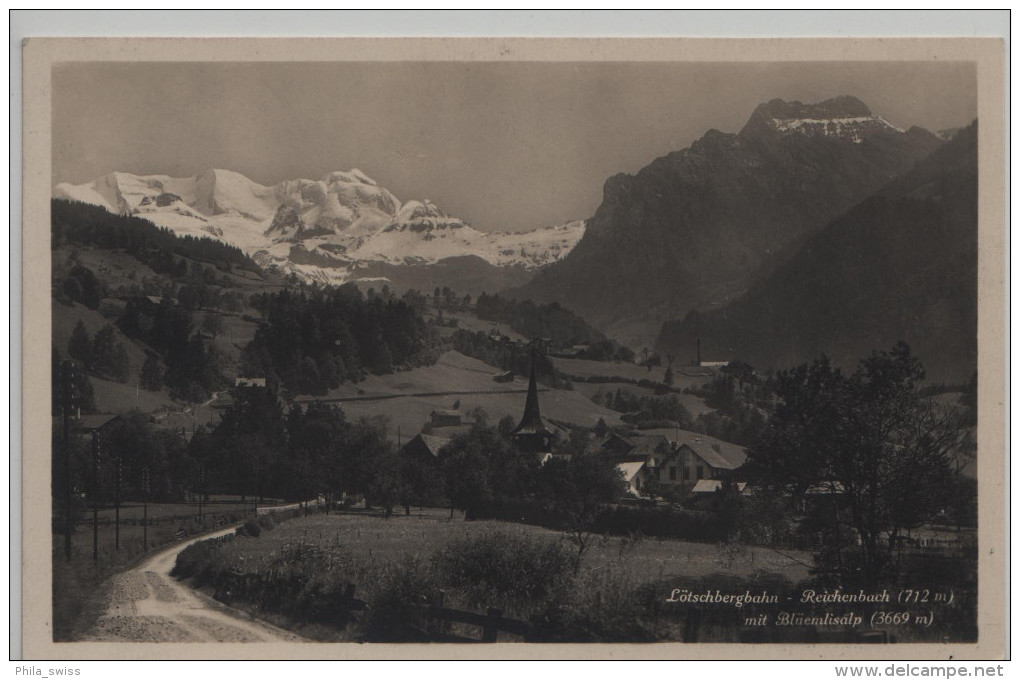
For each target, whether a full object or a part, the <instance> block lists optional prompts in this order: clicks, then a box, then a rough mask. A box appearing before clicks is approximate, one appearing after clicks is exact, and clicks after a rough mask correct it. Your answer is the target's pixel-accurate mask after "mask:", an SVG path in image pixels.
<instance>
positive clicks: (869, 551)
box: [749, 343, 962, 587]
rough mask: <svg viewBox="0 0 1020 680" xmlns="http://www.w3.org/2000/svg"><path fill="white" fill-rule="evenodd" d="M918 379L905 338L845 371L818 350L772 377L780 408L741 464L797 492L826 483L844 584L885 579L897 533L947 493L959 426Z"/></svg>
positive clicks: (834, 552) (933, 509)
mask: <svg viewBox="0 0 1020 680" xmlns="http://www.w3.org/2000/svg"><path fill="white" fill-rule="evenodd" d="M923 378H924V368H923V367H922V366H921V363H920V362H919V361H918V360H917V359H916V358H915V357H914V356H913V355H912V354H911V353H910V348H909V347H908V346H907V345H906V344H905V343H899V344H897V345H896V346H895V347H894V348H893V349H892V350H891V351H889V352H877V353H874V354H872V356H871V357H869V358H868V359H865V360H864V361H862V362H861V363H860V365H859V366H858V368H857V369H856V371H855V372H854V373H853V374H851V375H849V376H845V375H843V374H842V373H841V372H840V371H839V370H838V369H835V368H833V367H832V366H831V364H829V362H828V360H827V359H825V358H824V357H823V358H821V359H819V360H816V361H815V362H813V363H812V364H810V365H803V366H799V367H796V368H794V369H790V370H789V371H784V372H781V373H780V374H779V375H777V377H776V386H777V393H778V398H779V405H778V406H777V407H776V410H775V413H774V414H773V416H772V419H771V421H770V422H769V425H768V428H767V429H766V431H765V433H764V435H763V436H762V437H761V439H760V440H759V441H758V443H757V444H755V445H754V446H753V447H752V448H751V449H750V451H749V458H750V460H749V466H750V469H751V470H752V471H754V472H757V474H759V475H760V477H761V479H762V480H763V481H764V482H766V484H768V485H770V486H772V487H773V488H784V489H789V490H790V491H792V493H793V495H794V496H795V497H797V496H802V495H803V494H804V492H805V491H806V490H807V489H808V488H810V487H812V486H815V487H821V488H827V489H829V491H830V494H831V496H832V497H833V503H831V504H829V506H828V507H830V508H831V510H832V511H831V513H827V514H828V516H826V517H822V518H819V519H820V520H821V521H823V522H825V523H827V525H828V529H829V532H830V535H831V536H832V537H833V538H832V539H831V540H830V543H831V545H830V550H829V551H828V552H829V553H830V554H831V557H832V559H833V560H834V561H835V565H833V566H834V569H835V570H836V571H837V572H838V573H839V575H840V577H841V578H842V580H843V582H844V584H845V585H853V583H852V582H853V581H856V580H858V579H859V581H860V584H861V585H863V586H865V587H874V586H876V585H878V583H880V581H881V580H882V579H883V578H884V577H887V576H889V575H890V572H891V570H892V569H893V566H894V565H893V563H892V560H891V557H892V553H893V549H894V547H895V545H896V544H897V541H898V539H899V537H900V535H901V534H902V533H903V531H904V530H905V529H909V528H912V527H916V526H918V525H919V524H921V523H922V522H924V521H926V520H928V519H930V518H931V517H932V516H934V515H935V514H937V513H938V511H939V510H940V509H941V508H942V507H943V506H944V504H945V503H946V502H947V499H948V498H949V497H950V492H951V490H952V488H953V483H954V479H955V477H954V475H955V474H956V473H954V472H953V470H952V466H951V463H952V461H953V459H954V457H955V456H956V454H957V451H958V449H959V445H960V443H961V441H962V436H961V434H962V433H961V429H960V427H959V422H958V416H957V414H956V412H955V411H954V410H952V409H946V408H945V407H943V406H941V405H940V404H939V403H938V402H937V401H936V400H935V399H934V398H925V397H922V396H921V395H920V394H919V390H918V386H919V384H920V383H921V381H922V380H923ZM843 524H847V525H849V527H850V529H851V530H852V532H853V533H855V534H856V538H857V540H850V539H849V537H847V536H846V532H845V531H844V530H843V529H842V528H841V526H842V525H843ZM858 541H859V547H857V548H856V550H855V548H854V544H855V543H857V542H858ZM847 546H849V547H847ZM855 574H856V576H855Z"/></svg>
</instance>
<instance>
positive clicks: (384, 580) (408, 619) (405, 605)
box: [357, 556, 440, 642]
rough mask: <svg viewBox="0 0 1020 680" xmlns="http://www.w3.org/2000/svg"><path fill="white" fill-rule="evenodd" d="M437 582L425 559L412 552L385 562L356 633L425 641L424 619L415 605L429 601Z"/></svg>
mask: <svg viewBox="0 0 1020 680" xmlns="http://www.w3.org/2000/svg"><path fill="white" fill-rule="evenodd" d="M439 589H440V583H439V579H438V578H437V577H436V571H435V569H434V567H433V565H432V563H431V562H429V561H424V560H419V559H417V558H415V557H413V556H411V557H407V558H405V559H404V561H403V562H400V563H398V564H394V565H387V566H386V567H385V568H384V569H383V572H382V574H381V575H379V577H378V581H377V582H376V585H375V587H374V589H373V593H372V597H371V606H370V607H369V609H368V611H366V612H365V615H364V616H363V617H362V619H361V622H360V625H359V630H358V632H357V635H358V637H359V639H361V640H364V641H366V642H415V641H427V640H428V636H427V635H426V634H425V633H424V630H425V622H424V621H423V620H422V616H421V613H420V611H418V609H417V607H416V605H423V604H429V603H430V602H432V601H433V598H434V597H435V596H436V594H437V593H438V592H439Z"/></svg>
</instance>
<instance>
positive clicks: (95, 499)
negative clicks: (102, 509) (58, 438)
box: [92, 430, 101, 562]
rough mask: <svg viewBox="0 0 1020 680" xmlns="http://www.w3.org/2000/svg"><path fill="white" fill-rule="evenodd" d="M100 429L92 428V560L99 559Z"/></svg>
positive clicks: (96, 560)
mask: <svg viewBox="0 0 1020 680" xmlns="http://www.w3.org/2000/svg"><path fill="white" fill-rule="evenodd" d="M99 457H100V452H99V430H92V561H93V562H98V561H99V497H100V495H101V494H100V491H99V487H100V481H99Z"/></svg>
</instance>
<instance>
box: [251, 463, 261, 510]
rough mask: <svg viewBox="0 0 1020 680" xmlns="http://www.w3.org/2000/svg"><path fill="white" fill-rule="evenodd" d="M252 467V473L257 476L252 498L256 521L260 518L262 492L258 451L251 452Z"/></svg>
mask: <svg viewBox="0 0 1020 680" xmlns="http://www.w3.org/2000/svg"><path fill="white" fill-rule="evenodd" d="M251 457H252V460H251V465H252V471H253V472H254V474H255V493H254V494H253V496H252V507H254V509H255V519H258V517H259V493H260V491H261V488H260V487H261V485H260V484H259V454H258V451H255V450H254V449H252V452H251Z"/></svg>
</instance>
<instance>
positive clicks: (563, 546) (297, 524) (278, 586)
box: [175, 509, 811, 641]
mask: <svg viewBox="0 0 1020 680" xmlns="http://www.w3.org/2000/svg"><path fill="white" fill-rule="evenodd" d="M256 532H257V533H258V535H257V536H251V535H237V536H230V537H225V538H223V539H216V540H213V541H205V542H202V543H200V544H198V545H195V546H191V547H189V548H188V549H187V550H186V551H185V552H184V553H182V555H181V556H180V557H179V558H178V563H177V564H178V570H177V571H176V572H175V573H176V575H178V576H179V577H190V578H192V579H193V584H194V585H196V586H198V587H204V588H206V589H207V590H208V592H210V594H212V595H213V596H214V597H217V599H220V600H222V601H225V602H227V603H228V604H231V605H233V606H237V607H241V608H243V609H247V610H248V611H250V612H252V613H255V614H257V615H259V616H262V617H264V618H267V619H268V620H270V621H272V622H273V623H275V624H277V625H281V626H284V627H288V628H290V629H292V630H295V632H298V633H299V634H302V635H305V636H308V637H311V638H314V639H319V640H333V641H337V640H363V641H364V640H367V641H385V640H413V639H416V638H415V637H414V636H415V635H416V634H418V629H417V628H415V627H414V626H413V625H412V624H413V623H414V622H415V610H414V609H413V606H414V605H416V604H424V603H428V602H434V599H433V598H434V597H435V595H436V593H438V592H439V591H442V592H443V596H444V604H445V606H446V607H452V608H456V609H460V610H466V611H475V612H485V611H486V608H487V607H498V608H500V609H501V610H502V611H503V612H504V615H505V616H507V617H510V618H514V619H517V620H523V621H528V622H531V623H532V624H533V625H534V626H535V631H537V632H536V633H535V634H536V635H537V636H538V637H537V638H536V639H539V640H554V639H560V640H577V641H597V640H607V641H608V640H618V641H651V640H657V639H680V636H681V634H682V627H683V623H682V621H681V620H680V619H679V618H677V616H676V614H677V611H676V610H674V611H673V612H672V615H671V612H670V611H668V608H669V605H665V604H663V601H664V600H665V599H666V598H667V597H668V595H669V592H670V590H671V589H672V588H674V587H680V586H688V585H691V586H694V585H696V584H699V583H702V582H704V583H712V584H715V583H720V582H722V581H725V582H732V583H744V584H751V583H755V582H759V581H761V580H762V579H764V580H765V581H769V582H789V583H795V582H797V581H800V580H803V579H805V578H807V575H808V574H807V566H806V565H807V564H809V563H810V561H811V560H810V556H809V555H808V554H806V553H804V554H802V553H799V552H787V551H783V553H782V554H781V553H778V552H776V551H774V550H770V549H767V548H757V547H741V546H729V547H720V546H717V545H714V544H705V543H693V542H686V541H674V540H655V539H641V538H628V537H596V538H595V540H594V541H593V542H592V544H591V547H590V548H589V549H588V550H587V551H586V553H585V554H584V555H583V557H582V558H581V560H580V564H579V566H578V567H577V568H576V571H575V565H576V562H575V557H576V554H577V549H576V545H575V544H574V543H573V542H572V541H571V540H570V539H569V538H568V537H567V536H566V535H564V534H563V533H561V532H557V531H552V530H549V529H544V528H541V527H535V526H527V525H520V524H511V523H505V522H497V521H472V522H465V521H463V520H462V518H461V516H460V513H456V514H455V516H454V518H453V519H450V515H449V511H448V510H442V509H426V510H424V511H421V510H415V511H413V512H412V514H411V515H410V516H404V515H395V516H393V517H391V518H389V519H384V518H382V517H380V516H377V515H373V514H368V513H361V514H358V513H342V514H313V515H309V516H306V517H300V518H297V519H292V520H288V521H284V522H282V523H280V524H279V525H277V526H271V525H267V526H265V527H264V528H262V529H261V530H256ZM349 583H351V584H356V591H355V597H357V598H358V599H360V600H363V601H365V602H367V603H369V610H368V612H367V613H365V614H363V615H360V616H354V615H351V614H350V613H349V612H345V611H344V604H343V598H342V596H341V593H342V592H343V589H344V587H345V585H346V584H349ZM457 625H460V624H457ZM507 639H508V640H512V639H514V638H513V637H512V636H509V637H507Z"/></svg>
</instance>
